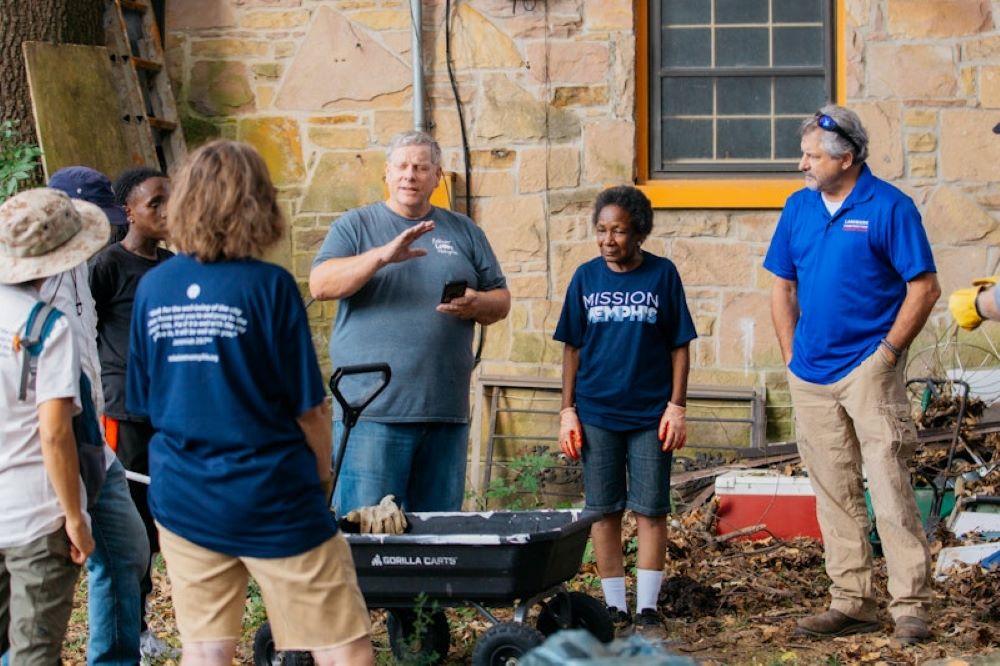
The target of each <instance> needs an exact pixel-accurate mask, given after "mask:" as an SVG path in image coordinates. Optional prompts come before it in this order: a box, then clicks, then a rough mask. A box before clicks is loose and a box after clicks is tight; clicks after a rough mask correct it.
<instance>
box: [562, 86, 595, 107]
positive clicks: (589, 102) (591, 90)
mask: <svg viewBox="0 0 1000 666" xmlns="http://www.w3.org/2000/svg"><path fill="white" fill-rule="evenodd" d="M607 103H608V87H607V86H563V87H560V88H556V91H555V94H554V95H553V98H552V106H554V107H556V108H557V109H561V108H563V107H566V106H601V105H603V104H607Z"/></svg>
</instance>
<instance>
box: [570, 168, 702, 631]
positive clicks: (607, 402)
mask: <svg viewBox="0 0 1000 666" xmlns="http://www.w3.org/2000/svg"><path fill="white" fill-rule="evenodd" d="M593 221H594V231H595V233H596V236H597V247H598V249H599V250H600V253H601V256H600V257H598V258H596V259H592V260H591V261H588V262H586V263H585V264H583V265H582V266H580V267H579V268H577V270H576V273H575V274H574V275H573V279H572V281H571V282H570V285H569V289H568V290H567V292H566V300H565V302H564V304H563V310H562V315H561V316H560V318H559V325H558V326H557V327H556V332H555V336H554V337H555V339H556V340H559V341H561V342H564V343H565V349H564V351H563V391H562V406H563V408H562V411H561V412H560V433H559V443H560V446H561V447H562V450H563V452H564V453H565V454H566V455H567V456H569V457H570V458H573V459H576V458H579V457H580V456H581V454H582V457H583V480H584V494H585V496H586V507H587V508H588V509H592V510H594V511H600V512H601V513H603V514H604V517H603V518H602V519H601V520H600V521H598V522H597V523H595V525H594V527H593V529H592V531H591V538H592V540H593V543H594V553H595V555H596V557H597V568H598V572H599V573H600V575H601V584H602V587H603V588H604V598H605V602H606V603H607V606H608V612H609V613H610V615H611V618H612V620H613V621H614V622H615V626H616V631H617V633H618V635H625V634H628V633H631V631H632V630H633V620H632V616H631V615H630V614H629V612H628V605H627V603H626V600H625V578H624V577H625V570H624V563H623V561H622V551H621V520H622V514H623V512H624V510H625V509H626V508H628V509H630V510H631V511H632V512H633V513H634V514H635V518H636V523H637V525H638V530H639V534H638V537H639V553H638V567H637V574H636V578H637V590H636V611H637V612H636V616H635V622H634V628H635V631H636V632H638V633H641V634H642V635H644V636H645V637H647V638H650V639H660V638H663V637H664V636H665V630H664V627H663V622H662V620H661V618H660V614H659V612H658V611H657V609H656V601H657V597H658V596H659V591H660V584H661V582H662V579H663V564H664V556H665V552H666V518H665V516H666V514H667V513H669V511H670V464H671V458H672V453H671V452H672V451H675V450H677V449H680V448H681V447H683V446H684V444H685V441H686V438H687V426H686V422H685V403H686V394H687V376H688V368H689V365H690V362H689V355H688V344H689V343H690V341H691V340H693V339H694V338H695V337H696V334H695V331H694V323H693V322H692V320H691V314H690V312H688V308H687V303H686V302H685V300H684V287H683V285H682V284H681V280H680V276H679V275H678V274H677V269H676V267H675V266H674V264H673V262H671V261H670V260H669V259H665V258H663V257H658V256H656V255H653V254H650V253H649V252H646V251H644V250H642V248H641V245H642V242H643V241H644V240H645V239H646V237H647V236H648V235H649V233H650V231H651V230H652V227H653V209H652V206H651V205H650V202H649V199H647V198H646V196H645V195H644V194H643V193H642V192H640V191H639V190H637V189H636V188H634V187H614V188H611V189H608V190H605V191H604V192H602V193H601V194H600V195H599V196H598V197H597V202H596V203H595V205H594V220H593Z"/></svg>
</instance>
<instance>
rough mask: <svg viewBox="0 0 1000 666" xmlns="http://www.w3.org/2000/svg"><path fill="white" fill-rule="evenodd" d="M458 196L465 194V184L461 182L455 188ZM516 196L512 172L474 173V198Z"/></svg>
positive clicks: (476, 171)
mask: <svg viewBox="0 0 1000 666" xmlns="http://www.w3.org/2000/svg"><path fill="white" fill-rule="evenodd" d="M455 189H456V194H459V195H464V194H465V184H464V183H462V182H461V181H460V182H459V183H458V186H457V187H456V188H455ZM510 194H514V176H513V175H512V174H511V173H510V171H482V170H475V171H473V172H472V196H474V197H496V196H506V195H510Z"/></svg>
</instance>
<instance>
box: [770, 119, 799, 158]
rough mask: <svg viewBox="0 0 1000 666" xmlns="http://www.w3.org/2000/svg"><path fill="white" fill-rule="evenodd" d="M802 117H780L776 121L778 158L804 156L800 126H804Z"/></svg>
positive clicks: (775, 149) (775, 140)
mask: <svg viewBox="0 0 1000 666" xmlns="http://www.w3.org/2000/svg"><path fill="white" fill-rule="evenodd" d="M802 120H803V119H801V118H796V119H794V120H793V119H788V118H780V119H778V120H776V121H775V122H774V156H775V157H776V158H778V159H794V160H797V159H799V158H800V157H802V148H801V147H800V142H801V141H802V137H800V136H799V128H800V127H801V126H802Z"/></svg>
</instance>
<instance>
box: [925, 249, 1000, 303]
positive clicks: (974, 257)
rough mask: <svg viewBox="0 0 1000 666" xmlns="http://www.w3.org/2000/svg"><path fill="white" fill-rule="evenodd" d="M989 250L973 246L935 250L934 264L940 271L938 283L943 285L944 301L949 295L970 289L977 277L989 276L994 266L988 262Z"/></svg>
mask: <svg viewBox="0 0 1000 666" xmlns="http://www.w3.org/2000/svg"><path fill="white" fill-rule="evenodd" d="M988 259H989V256H988V248H986V247H982V246H978V245H973V246H965V247H941V246H935V248H934V264H935V266H937V270H938V282H940V283H941V293H943V294H945V296H942V298H941V300H942V301H947V294H950V293H951V292H953V291H955V290H956V289H960V288H962V287H968V286H969V285H970V284H971V283H972V280H974V279H975V278H977V277H982V276H984V275H988V274H989V271H990V270H992V269H993V266H992V265H991V264H990V263H989V261H988Z"/></svg>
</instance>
